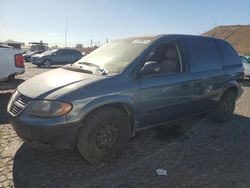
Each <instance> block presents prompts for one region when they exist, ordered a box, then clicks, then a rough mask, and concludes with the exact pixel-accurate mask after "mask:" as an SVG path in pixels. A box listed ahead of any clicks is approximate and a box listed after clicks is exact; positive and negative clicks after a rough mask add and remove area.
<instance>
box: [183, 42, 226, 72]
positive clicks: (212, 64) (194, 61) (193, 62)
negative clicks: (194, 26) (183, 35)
mask: <svg viewBox="0 0 250 188" xmlns="http://www.w3.org/2000/svg"><path fill="white" fill-rule="evenodd" d="M185 41H186V42H185V43H186V46H187V52H188V55H189V63H190V70H191V72H203V71H210V70H218V69H221V68H222V63H221V56H220V53H219V50H218V47H217V46H216V43H215V41H214V40H213V39H210V38H188V39H186V40H185Z"/></svg>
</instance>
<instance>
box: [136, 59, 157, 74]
mask: <svg viewBox="0 0 250 188" xmlns="http://www.w3.org/2000/svg"><path fill="white" fill-rule="evenodd" d="M160 70H161V66H160V63H159V62H157V61H148V62H146V63H145V64H144V66H143V67H142V69H141V70H140V72H139V75H149V74H157V73H159V72H160Z"/></svg>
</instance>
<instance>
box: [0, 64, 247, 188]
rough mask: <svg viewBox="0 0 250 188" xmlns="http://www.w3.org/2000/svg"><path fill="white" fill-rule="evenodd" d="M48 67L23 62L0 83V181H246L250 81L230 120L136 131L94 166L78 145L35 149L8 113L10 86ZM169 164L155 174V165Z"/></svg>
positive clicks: (132, 185)
mask: <svg viewBox="0 0 250 188" xmlns="http://www.w3.org/2000/svg"><path fill="white" fill-rule="evenodd" d="M45 71H48V69H41V68H36V67H34V66H33V65H30V64H29V63H27V66H26V73H25V74H24V75H21V76H18V77H17V78H18V79H17V80H16V81H15V82H13V83H12V84H11V85H6V84H3V83H0V88H2V89H3V88H5V89H6V88H8V90H1V91H0V187H17V188H19V187H24V188H29V187H32V188H34V187H60V188H61V187H81V188H82V187H107V188H112V187H123V188H125V187H127V188H137V187H150V188H151V187H171V188H175V187H190V188H195V187H202V188H203V187H212V188H217V187H218V188H224V187H225V188H231V187H232V188H234V187H235V188H236V187H237V188H244V187H246V188H248V187H250V139H249V138H250V81H246V83H245V84H244V90H245V92H244V94H243V96H242V97H241V98H240V99H239V100H238V101H237V106H236V110H235V115H234V118H233V119H232V121H230V122H227V123H224V124H215V123H213V122H211V121H209V120H207V119H206V118H200V117H199V118H193V119H191V120H185V121H182V122H179V123H178V124H175V125H169V126H162V127H158V128H153V129H148V130H145V131H142V132H139V133H138V134H137V135H136V136H135V137H134V138H132V139H131V141H130V143H129V145H128V147H127V149H126V150H125V152H124V153H123V154H122V156H120V158H118V159H117V160H115V161H113V162H112V163H110V164H105V165H100V166H95V165H91V164H89V163H88V162H87V161H86V160H84V159H83V158H82V157H81V156H80V154H79V153H78V152H77V151H66V150H64V151H50V152H48V151H47V152H46V151H36V150H32V149H31V148H30V147H28V146H27V145H26V144H24V143H23V142H22V141H21V140H20V139H19V138H18V136H17V135H16V133H15V132H14V130H13V129H12V127H11V125H10V124H9V120H8V118H7V115H6V106H7V103H8V100H9V98H10V96H11V93H12V92H13V91H14V90H13V89H14V88H15V87H16V86H17V85H18V84H20V83H21V82H22V81H24V80H26V79H28V78H30V77H32V76H34V75H37V74H39V73H42V72H45ZM158 168H162V169H165V170H167V176H158V175H157V174H156V169H158Z"/></svg>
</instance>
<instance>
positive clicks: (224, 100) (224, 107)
mask: <svg viewBox="0 0 250 188" xmlns="http://www.w3.org/2000/svg"><path fill="white" fill-rule="evenodd" d="M235 101H236V97H235V94H234V92H233V91H226V92H225V93H224V95H223V96H222V97H221V100H220V102H219V104H218V105H217V107H216V108H215V110H213V111H212V112H211V114H210V119H211V120H213V121H214V122H226V121H229V120H230V119H231V118H232V116H233V113H234V109H235Z"/></svg>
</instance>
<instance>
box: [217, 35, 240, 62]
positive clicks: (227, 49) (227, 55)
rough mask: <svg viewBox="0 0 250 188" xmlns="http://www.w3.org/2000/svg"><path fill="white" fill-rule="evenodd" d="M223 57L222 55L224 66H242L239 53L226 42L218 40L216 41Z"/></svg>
mask: <svg viewBox="0 0 250 188" xmlns="http://www.w3.org/2000/svg"><path fill="white" fill-rule="evenodd" d="M216 42H217V44H218V46H219V49H220V52H221V55H222V63H223V65H224V66H232V65H237V64H241V61H240V57H239V55H238V53H237V52H236V51H235V50H234V48H233V47H232V46H231V45H230V44H229V43H227V42H226V41H222V40H218V41H216Z"/></svg>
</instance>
